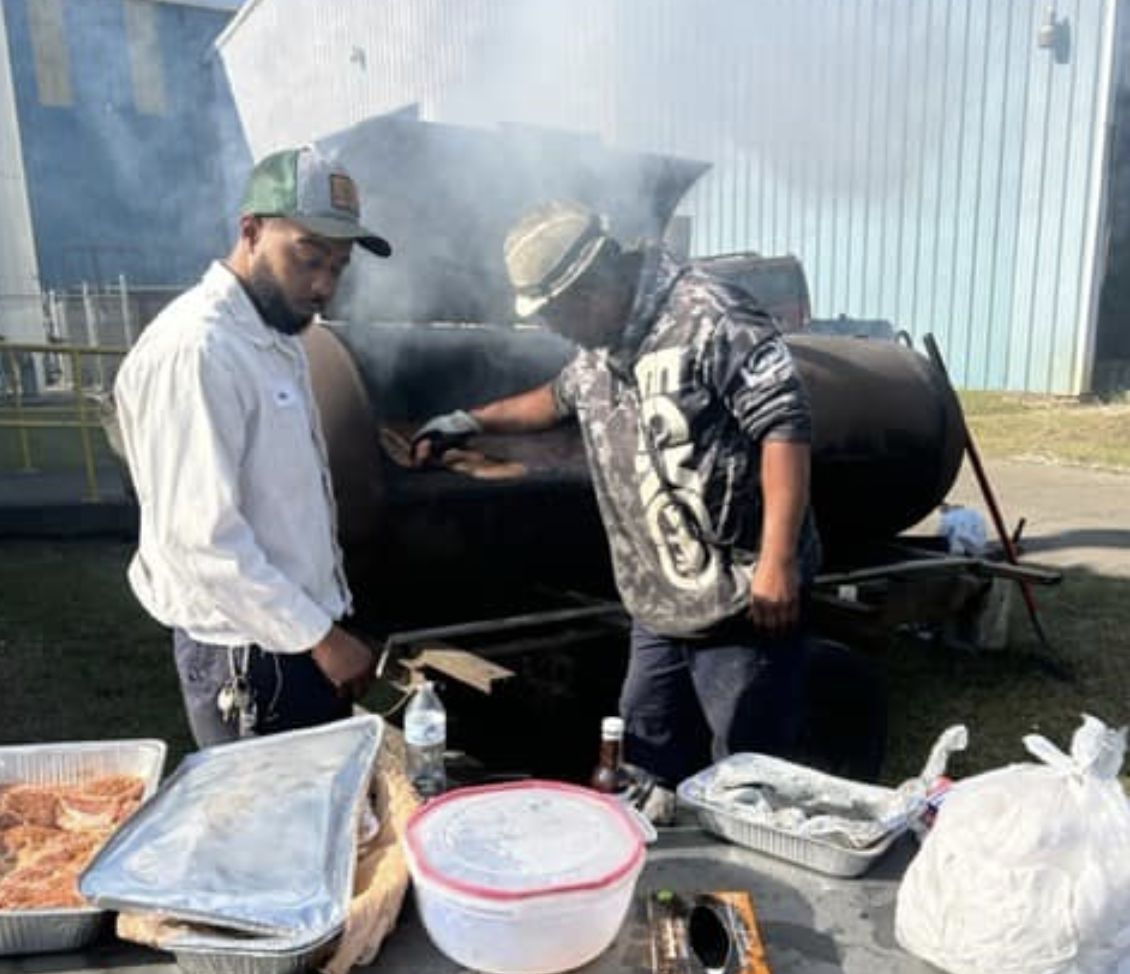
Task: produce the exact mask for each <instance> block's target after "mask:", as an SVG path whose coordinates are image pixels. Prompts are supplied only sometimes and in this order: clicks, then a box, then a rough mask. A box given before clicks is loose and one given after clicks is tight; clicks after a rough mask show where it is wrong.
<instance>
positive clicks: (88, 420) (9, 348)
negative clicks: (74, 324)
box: [0, 342, 128, 503]
mask: <svg viewBox="0 0 1130 974" xmlns="http://www.w3.org/2000/svg"><path fill="white" fill-rule="evenodd" d="M127 351H128V349H126V348H119V347H113V346H106V345H98V346H96V345H62V344H55V343H43V344H37V343H21V342H0V407H3V409H0V429H11V430H15V432H16V437H17V443H18V452H19V463H20V467H19V469H20V472H22V473H29V474H30V473H35V472H36V471H37V468H36V466H35V462H34V458H33V456H32V449H31V436H30V434H31V432H32V431H33V430H38V429H62V430H66V429H71V430H76V431H77V433H78V436H79V438H80V443H81V449H82V464H83V469H84V471H85V475H86V489H87V496H86V497H85V498H84V499H85V500H87V501H91V502H94V503H97V502H99V501H100V500H101V499H102V497H101V493H100V491H99V488H98V476H97V471H96V466H95V461H94V439H93V438H94V435H95V434H96V433H97V432H98V431H100V430H101V429H102V422H101V419H100V417H99V415H98V412H97V406H96V405H95V404H94V402H93V401H92V400H93V398H94V396H95V395H97V394H98V393H106V392H107V391H108V389H109V385H110V382H111V381H112V380H110V379H109V378H108V375H107V371H106V359H107V358H114V359H120V358H121V357H122V356H124V355H125V354H126V352H127ZM37 356H42V358H41V359H38V360H37ZM59 360H62V362H64V363H66V366H67V367H65V368H62V370H61V375H62V378H63V381H62V383H55V384H52V385H51V386H50V387H49V389H50V399H51V401H52V403H53V404H51V405H47V404H44V402H43V401H42V400H44V399H45V398H46V393H45V395H44V396H37V397H36V402H35V403H32V402H29V397H28V394H27V393H28V390H27V389H26V388H25V383H26V380H25V376H26V374H27V372H28V370H29V368H30V369H31V370H33V372H34V374H35V375H36V376H42V375H46V374H47V373H48V372H49V371H51V370H49V369H48V368H47V362H48V361H50V362H52V363H57V362H59ZM88 363H93V365H94V366H95V369H94V372H93V373H92V374H94V375H96V377H97V378H96V381H95V382H94V383H93V385H88V382H87V365H88ZM37 366H38V367H37Z"/></svg>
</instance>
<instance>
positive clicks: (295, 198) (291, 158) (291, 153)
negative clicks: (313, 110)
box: [239, 145, 392, 257]
mask: <svg viewBox="0 0 1130 974" xmlns="http://www.w3.org/2000/svg"><path fill="white" fill-rule="evenodd" d="M239 212H240V214H241V215H248V214H253V215H255V216H281V217H285V218H286V219H287V220H290V221H291V222H292V223H297V224H298V225H299V226H300V227H302V228H303V229H304V230H309V231H310V233H314V234H317V235H318V236H319V237H328V238H329V239H331V240H354V241H356V242H357V243H359V244H360V245H361V246H362V247H364V248H365V249H366V250H368V251H369V252H370V253H373V254H376V255H377V256H378V257H388V256H389V254H391V253H392V247H391V246H390V245H389V242H388V241H387V240H385V238H384V237H381V236H378V235H377V234H375V233H373V231H372V230H370V229H368V228H367V227H363V226H362V225H361V203H360V201H359V199H358V196H357V184H356V183H354V182H353V177H352V176H350V175H349V173H348V172H346V171H345V169H344V167H343V166H341V164H340V163H338V162H336V161H334V160H332V159H329V158H327V157H326V156H324V155H322V153H321V152H319V151H318V150H317V149H316V148H315V147H314V146H312V145H304V146H302V147H300V148H298V149H284V150H282V151H281V152H275V153H272V154H271V155H269V156H266V157H265V158H263V159H261V160H260V161H259V162H258V163H257V164H256V166H255V168H254V169H253V170H252V171H251V177H250V178H249V179H248V181H247V192H246V193H245V194H244V197H243V205H242V206H241V207H240V210H239Z"/></svg>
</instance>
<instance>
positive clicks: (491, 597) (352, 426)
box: [305, 116, 963, 774]
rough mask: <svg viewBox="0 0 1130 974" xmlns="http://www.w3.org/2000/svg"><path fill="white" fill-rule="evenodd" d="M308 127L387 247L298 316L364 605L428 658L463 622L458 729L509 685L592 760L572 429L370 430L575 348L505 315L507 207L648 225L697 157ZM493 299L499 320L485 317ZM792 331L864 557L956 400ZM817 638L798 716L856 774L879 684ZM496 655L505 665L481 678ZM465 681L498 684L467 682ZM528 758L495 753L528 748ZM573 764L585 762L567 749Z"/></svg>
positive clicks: (605, 707) (595, 676) (601, 666)
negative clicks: (462, 456)
mask: <svg viewBox="0 0 1130 974" xmlns="http://www.w3.org/2000/svg"><path fill="white" fill-rule="evenodd" d="M326 141H327V144H328V148H330V149H331V151H334V152H337V153H339V154H340V155H341V156H342V157H343V158H344V161H345V163H346V164H347V166H348V167H349V168H350V169H351V170H352V172H353V173H354V175H355V177H356V179H357V182H358V184H359V187H360V190H361V195H362V199H363V209H364V211H365V214H366V219H367V220H369V221H371V222H372V224H373V225H374V226H375V227H376V228H378V229H379V230H380V232H382V233H384V234H386V235H387V236H388V237H389V239H390V240H391V241H392V243H393V247H394V256H393V258H392V259H391V260H390V261H388V262H375V261H372V262H370V261H366V260H365V259H363V258H358V259H357V260H355V261H354V263H353V265H352V267H351V270H350V272H349V275H350V276H349V277H348V279H347V280H346V281H344V282H343V287H342V290H341V293H340V295H339V299H338V301H337V303H336V305H335V307H334V308H333V309H331V310H332V311H333V318H334V321H333V322H332V323H330V324H328V325H319V326H316V327H315V328H312V329H311V330H310V331H309V332H308V334H307V335H306V336H305V340H306V345H307V349H308V351H309V354H310V359H311V364H312V370H313V380H314V389H315V394H316V397H317V400H318V405H319V408H320V410H321V416H322V423H323V427H324V430H325V434H326V439H327V443H328V447H329V452H330V461H331V466H332V471H333V477H334V483H335V490H336V494H337V501H338V512H339V529H340V535H341V539H342V544H343V548H344V550H345V552H346V556H347V563H348V564H347V567H348V570H349V574H350V579H351V584H352V587H353V589H354V594H355V601H356V603H357V606H358V609H359V613H360V619H361V623H362V624H363V625H364V626H365V627H366V628H367V629H369V630H370V631H371V632H374V633H377V634H379V635H380V636H381V637H382V638H387V637H389V635H390V634H394V635H393V636H392V639H391V640H390V643H391V642H393V641H395V640H396V636H395V634H398V633H400V634H403V632H404V631H405V630H410V631H413V632H418V631H419V630H421V629H423V630H433V631H434V630H436V629H438V630H439V632H440V633H441V634H442V635H443V636H444V638H443V639H442V640H440V643H441V644H440V645H439V646H438V647H437V646H435V645H434V644H435V642H436V640H431V642H429V640H428V639H427V638H423V637H421V638H420V639H419V640H411V639H405V640H403V641H402V642H400V643H399V644H398V646H399V649H400V650H401V651H402V652H404V653H406V654H408V655H411V654H412V653H413V652H418V651H420V650H422V649H425V648H430V649H436V650H437V655H436V656H435V658H436V659H438V658H440V657H439V655H438V651H442V652H449V653H450V652H451V651H452V650H461V649H466V648H467V647H468V646H470V648H471V649H472V651H473V652H472V656H473V657H474V658H475V659H477V660H478V661H479V662H482V661H483V660H484V659H485V660H489V661H490V663H491V665H492V666H494V667H496V669H494V670H491V669H489V668H487V669H486V670H484V669H483V668H482V667H479V668H476V666H475V665H474V664H469V663H467V661H466V659H464V660H463V662H462V663H453V662H452V659H453V658H454V657H452V656H450V655H449V656H448V657H446V658H445V659H446V663H445V664H444V665H446V666H447V667H448V668H447V670H446V671H445V672H447V673H448V675H449V676H451V675H452V674H454V675H455V677H456V678H455V679H453V680H449V683H451V687H450V689H449V697H450V699H451V700H452V702H453V703H454V704H455V710H456V711H457V713H456V714H455V722H454V724H453V726H454V728H455V730H456V733H455V737H454V743H455V744H456V745H457V746H462V747H466V748H467V749H468V750H473V749H477V748H479V747H480V745H481V746H482V749H483V750H489V746H490V745H498V744H499V738H500V737H501V738H503V739H505V738H506V736H507V735H506V732H505V731H502V732H500V734H495V735H493V737H492V736H491V735H489V734H486V733H485V732H483V731H482V729H483V728H484V727H486V726H487V725H488V724H491V723H492V720H493V719H494V718H493V717H492V715H494V716H497V717H498V722H500V723H502V724H504V725H507V726H513V724H514V722H515V718H514V716H513V713H514V711H515V709H517V710H519V711H522V712H524V713H525V715H526V717H528V718H530V719H531V720H533V722H534V725H535V726H538V725H540V726H542V727H543V728H544V727H546V726H552V727H553V733H554V736H555V737H557V738H564V739H566V740H568V739H569V738H570V737H572V736H573V735H575V734H580V735H581V740H582V744H581V746H580V748H579V750H577V751H574V752H572V757H577V760H579V761H580V762H582V764H586V763H587V762H589V761H590V760H591V757H592V753H593V752H592V747H590V746H589V745H590V744H591V740H590V738H591V736H592V731H593V728H595V727H596V726H597V719H598V717H599V715H600V714H601V713H602V712H606V711H610V710H611V709H613V708H614V706H615V693H616V688H617V686H618V683H619V679H620V675H621V673H622V668H623V662H624V649H625V648H626V637H625V635H624V633H623V628H622V626H623V620H622V618H621V619H619V620H617V618H615V613H614V612H613V611H611V610H610V609H609V603H610V602H611V603H613V604H614V600H615V593H614V589H613V587H612V584H611V578H610V569H609V563H608V556H607V551H606V545H605V540H604V536H603V531H602V528H601V525H600V522H599V519H598V516H597V511H596V505H595V500H594V498H593V495H592V491H591V487H590V483H589V478H588V473H587V470H586V467H585V462H584V457H583V453H582V448H581V442H580V437H579V434H578V432H577V430H576V429H575V428H569V427H565V428H562V429H559V430H556V431H554V432H552V433H550V434H544V435H540V436H532V437H508V438H498V439H496V440H494V441H490V442H484V443H481V444H479V446H480V447H481V448H482V449H483V450H484V451H485V452H488V453H490V454H492V455H495V456H499V457H503V458H509V459H515V460H518V461H520V462H521V463H522V464H523V465H524V466H525V468H526V473H525V475H523V476H521V477H516V478H513V479H509V480H499V481H483V480H478V479H475V478H473V477H469V476H465V475H462V474H458V473H453V472H450V471H443V470H431V471H427V472H421V471H416V470H411V469H406V468H405V467H404V466H403V465H402V464H400V463H398V462H397V461H396V459H395V458H394V457H393V456H392V455H391V453H390V452H389V451H388V450H386V449H385V448H384V447H383V445H382V431H383V433H384V434H387V433H388V432H389V431H390V430H394V431H397V432H399V433H406V432H410V430H411V429H412V428H414V427H415V426H416V425H418V424H419V423H420V422H422V421H423V420H425V419H427V418H429V417H431V416H433V415H435V414H437V413H440V412H444V411H447V410H450V409H454V408H461V407H469V406H474V405H477V404H481V403H484V402H488V401H490V400H492V399H496V398H499V397H500V396H504V395H509V394H513V393H515V392H519V391H522V390H524V389H528V388H532V387H533V386H536V385H538V384H541V383H543V382H545V381H546V380H548V379H549V378H550V377H551V376H553V375H554V374H555V373H556V372H557V370H558V369H559V368H560V367H561V366H562V365H563V364H564V363H565V362H566V361H567V360H568V358H569V356H570V355H571V354H572V347H571V346H570V345H569V344H568V343H567V342H566V341H564V340H563V339H561V338H559V337H557V336H555V335H553V334H550V333H548V332H545V331H542V330H539V329H536V328H526V327H520V326H514V325H508V324H504V322H507V321H510V320H511V317H512V316H511V314H510V296H509V290H508V288H507V287H506V282H505V277H504V272H503V268H502V261H501V244H502V239H503V237H504V235H505V232H506V229H507V227H508V226H509V225H510V224H511V223H512V221H513V220H514V218H515V217H516V216H517V215H518V214H519V213H521V212H522V211H523V210H525V209H526V208H527V207H529V206H531V205H533V204H535V203H536V202H538V201H540V200H542V199H545V198H547V197H550V196H564V197H571V198H575V199H579V200H581V201H583V202H586V203H589V204H591V205H594V206H597V207H600V208H602V209H605V210H607V211H609V212H610V213H611V215H612V223H613V229H614V231H616V232H618V233H619V234H621V235H622V236H634V235H648V236H657V235H658V234H660V233H661V232H662V231H663V230H664V229H665V228H666V227H667V226H668V223H669V221H670V219H671V216H672V214H673V212H674V209H675V206H676V205H677V203H678V201H679V199H680V198H681V197H682V196H683V194H684V193H685V192H686V190H687V189H688V188H689V187H690V185H691V184H692V183H693V182H694V181H695V179H697V178H698V176H699V175H700V174H701V172H702V171H703V170H704V169H705V167H704V166H702V165H701V164H698V163H690V162H686V161H684V160H677V159H670V158H666V157H659V156H646V155H631V154H624V153H613V152H610V151H608V150H606V149H604V148H602V147H601V146H600V145H599V143H596V142H594V141H593V140H590V139H583V138H577V137H571V136H563V135H560V134H557V133H536V132H529V131H522V130H506V131H504V132H501V133H482V132H474V131H471V130H464V129H453V128H451V127H445V126H435V125H428V124H426V123H420V122H418V121H416V120H415V119H413V118H411V117H405V116H394V117H390V118H382V119H374V120H370V121H369V122H366V123H362V124H361V125H359V126H355V127H354V128H352V129H349V130H346V131H345V132H343V133H340V134H338V135H335V136H334V137H332V138H331V139H328V140H326ZM489 321H493V322H501V323H499V324H486V323H479V322H489ZM788 341H789V343H790V346H791V348H792V351H793V354H794V355H795V357H796V360H797V362H798V363H799V366H800V369H801V371H802V373H803V375H804V378H805V381H806V383H807V385H808V388H809V392H810V396H811V399H812V403H813V410H814V421H815V438H816V439H815V444H814V463H813V487H812V489H813V501H814V506H815V510H816V513H817V519H818V523H819V527H820V530H821V533H822V536H823V538H824V541H825V545H826V547H827V550H828V555H829V559H830V561H829V565H831V566H833V567H834V568H835V569H836V570H837V571H842V570H843V569H844V568H845V567H846V568H847V570H849V571H850V570H852V569H853V568H855V567H858V565H860V564H862V563H863V562H860V560H859V559H861V558H863V559H865V563H866V565H867V566H868V567H871V566H872V564H873V560H874V559H875V558H877V557H878V558H880V559H881V558H882V557H883V556H882V555H878V556H877V555H875V554H874V549H876V547H877V546H878V547H882V546H883V545H885V544H886V543H887V542H889V541H891V540H892V539H896V538H897V536H898V535H899V534H900V532H903V531H905V530H907V529H908V528H910V527H912V526H913V525H915V524H917V523H918V522H919V521H920V520H921V519H922V518H924V517H925V516H927V515H928V514H929V513H930V512H931V511H932V510H933V509H934V508H935V507H936V506H937V505H938V504H939V502H941V501H942V500H943V499H944V498H945V496H946V493H947V492H948V490H949V489H950V487H951V485H952V483H953V481H954V479H955V477H956V475H957V472H958V469H959V467H960V464H961V459H962V449H963V438H962V437H963V426H962V419H961V413H960V406H959V404H958V402H957V400H956V397H955V396H954V394H953V392H952V390H951V389H950V387H949V385H948V383H947V382H946V381H945V379H944V377H942V376H940V375H939V374H938V373H937V372H936V370H935V369H933V368H932V366H931V364H930V362H929V360H928V359H926V358H925V357H924V356H922V355H920V354H918V353H917V352H915V351H913V350H912V349H910V348H908V347H906V346H905V345H903V344H900V343H896V342H886V341H868V340H859V339H851V338H839V337H833V336H817V335H806V334H799V333H798V334H793V335H790V336H788ZM386 442H387V441H386ZM899 557H902V556H899ZM839 592H840V589H838V588H837V593H839ZM837 598H838V594H837ZM833 601H835V600H834V599H833ZM531 616H541V617H543V618H546V619H550V620H552V621H551V624H550V625H549V626H548V627H542V628H540V629H537V628H536V627H535V630H534V631H527V632H525V633H522V634H520V635H519V634H516V628H510V627H508V626H507V625H505V624H503V625H502V626H501V628H500V629H499V630H498V631H499V632H502V633H503V634H504V636H503V638H502V639H501V641H499V640H497V639H491V638H488V639H487V640H486V641H485V642H484V640H483V638H482V637H483V636H484V634H485V633H487V632H488V631H489V630H490V625H489V622H490V620H502V621H503V623H505V621H506V620H511V621H512V620H514V619H516V618H517V619H518V620H519V621H520V622H521V620H524V619H527V618H529V617H531ZM484 623H486V625H484ZM460 632H463V633H466V634H470V636H471V637H472V638H471V639H469V640H462V639H460V638H459V635H458V634H459V633H460ZM833 656H834V660H833V664H832V665H831V666H830V667H829V668H827V675H826V676H825V678H824V679H823V681H821V680H819V679H814V680H813V681H812V682H813V685H814V686H817V690H816V691H814V692H815V693H816V697H815V698H814V699H816V700H818V701H820V703H819V708H818V709H820V710H821V712H820V713H819V714H816V715H815V719H816V720H817V722H823V724H824V725H826V726H825V728H824V736H826V737H828V738H829V739H830V738H832V737H838V738H840V739H841V742H842V741H850V740H851V739H852V737H853V735H854V736H855V737H856V738H858V741H859V742H862V743H859V744H858V746H857V747H855V750H854V752H853V753H852V754H848V755H844V756H843V757H844V760H840V761H836V760H825V761H824V762H823V763H824V764H825V766H837V767H839V768H840V770H848V771H855V772H857V773H861V774H864V773H865V774H873V773H874V772H875V771H876V770H877V763H878V755H880V754H881V743H877V739H878V738H879V737H881V733H882V727H883V722H882V710H883V708H882V703H881V698H880V697H879V696H878V691H877V690H876V689H875V687H874V685H873V683H872V682H871V681H870V680H869V679H868V678H867V677H866V675H865V674H863V673H862V671H861V670H859V669H858V668H857V667H853V666H852V665H849V664H846V663H845V662H844V658H843V656H842V654H839V655H837V654H833ZM500 672H501V673H503V674H505V675H509V674H511V673H513V674H516V676H515V678H514V679H499V680H497V681H495V680H494V677H497V676H498V675H499V673H500ZM821 682H822V683H823V689H819V684H821ZM463 683H470V684H474V685H476V686H479V688H480V689H482V688H483V687H484V686H490V687H493V692H492V693H491V694H490V696H489V697H485V698H484V697H482V696H481V695H479V694H477V692H475V691H469V692H465V691H464V689H463V688H462V686H461V684H463ZM519 686H520V689H509V690H508V689H507V688H508V687H511V688H515V687H519ZM829 687H832V688H833V689H834V692H830V691H829ZM837 698H845V699H846V700H847V701H848V703H847V705H846V706H842V705H841V710H843V711H845V712H849V713H850V714H852V717H851V719H852V720H853V721H855V722H856V724H860V721H861V720H862V721H864V723H865V724H866V726H859V727H857V728H855V730H849V729H847V728H845V727H843V726H839V723H838V722H839V720H840V719H839V717H837V716H836V715H834V714H833V715H829V714H828V713H827V712H826V705H827V704H828V701H829V700H833V699H837ZM502 713H506V714H507V716H498V715H500V714H502ZM569 728H572V730H570V729H569ZM460 734H462V739H460ZM528 736H529V735H527V737H528ZM488 737H489V738H490V740H487V738H488ZM510 743H511V744H513V743H514V742H513V741H510ZM501 750H502V751H503V752H505V751H506V748H505V746H503V747H502V748H501ZM578 755H579V757H578ZM527 758H528V755H525V754H524V753H523V754H518V753H516V752H515V753H512V754H511V755H510V756H509V758H508V757H506V756H505V755H504V756H503V757H502V758H501V761H502V762H503V763H505V762H506V761H507V760H511V761H512V762H513V763H515V764H517V763H522V764H523V766H526V767H529V766H531V761H529V760H527ZM845 760H846V761H848V763H847V764H845ZM853 762H854V763H853ZM532 764H533V769H534V770H537V771H540V772H543V773H544V772H546V771H549V772H555V773H560V772H561V770H562V768H561V767H559V766H550V767H548V768H547V767H541V768H538V767H537V763H536V761H534V762H532ZM574 769H580V770H583V768H580V766H579V765H578V766H575V768H574V767H569V766H568V763H567V768H566V770H574Z"/></svg>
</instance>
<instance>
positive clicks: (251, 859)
mask: <svg viewBox="0 0 1130 974" xmlns="http://www.w3.org/2000/svg"><path fill="white" fill-rule="evenodd" d="M383 727H384V725H383V723H382V721H381V720H380V718H379V717H375V716H371V715H370V716H364V717H353V718H350V719H348V720H341V721H336V722H334V723H331V724H325V725H322V726H320V727H313V728H309V729H307V730H300V731H291V732H288V733H284V734H273V735H271V736H269V737H258V738H250V739H248V740H243V741H237V742H235V743H232V744H222V745H219V746H217V747H211V748H207V749H205V750H203V751H198V752H196V753H195V754H190V755H189V756H188V757H187V758H185V759H184V761H182V762H181V765H180V767H178V768H177V770H176V772H174V774H173V775H172V776H170V778H169V779H168V781H166V782H165V784H164V786H163V787H162V788H161V790H160V791H159V792H158V793H157V794H156V795H155V796H154V797H153V799H152V800H151V801H150V802H149V803H148V804H147V805H146V806H145V808H144V809H142V811H141V812H139V813H138V814H137V815H135V816H134V817H133V819H132V820H131V821H130V822H129V823H128V824H127V825H126V827H125V828H123V829H121V830H120V831H119V832H118V833H117V834H116V835H115V836H114V838H113V839H111V840H110V842H109V843H107V844H106V846H105V847H103V849H102V850H101V851H100V852H99V853H98V855H97V856H95V858H94V860H93V862H92V863H91V864H90V866H89V867H88V868H87V870H86V872H85V873H84V874H83V876H82V878H81V880H80V883H79V888H80V889H81V890H82V892H83V894H84V895H85V896H87V897H89V898H90V899H91V900H93V901H94V902H95V903H97V904H99V905H100V906H103V907H108V908H111V909H118V910H130V911H133V912H140V913H159V914H162V915H164V916H167V917H170V918H172V919H177V920H187V921H189V922H195V923H203V924H207V925H209V926H213V927H221V928H224V929H226V930H234V931H244V932H248V933H256V934H264V935H268V936H286V937H299V938H301V937H306V938H315V937H319V936H323V935H325V934H327V933H328V932H329V931H331V930H335V929H338V928H339V927H340V926H341V925H342V924H343V923H344V921H345V913H346V910H347V908H348V904H349V898H350V895H351V893H352V890H353V874H354V866H355V858H356V850H355V845H356V841H355V840H356V828H357V819H358V815H359V812H360V806H361V800H362V798H363V797H364V795H365V793H366V788H367V785H368V782H369V778H370V776H371V774H372V770H373V764H374V762H375V760H376V756H377V751H378V749H379V747H380V741H381V735H382V731H383Z"/></svg>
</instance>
